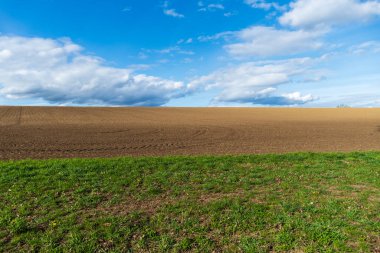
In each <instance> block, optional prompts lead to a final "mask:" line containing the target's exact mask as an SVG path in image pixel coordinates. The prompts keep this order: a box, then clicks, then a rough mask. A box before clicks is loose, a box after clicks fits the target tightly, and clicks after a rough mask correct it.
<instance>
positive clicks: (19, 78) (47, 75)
mask: <svg viewBox="0 0 380 253" xmlns="http://www.w3.org/2000/svg"><path fill="white" fill-rule="evenodd" d="M82 51H83V50H82V48H81V47H80V46H78V45H76V44H74V43H72V42H71V41H70V40H68V39H61V40H53V39H43V38H26V37H13V36H11V37H8V36H0V97H1V96H3V97H6V98H8V99H36V100H37V99H43V100H45V101H47V102H50V103H56V104H66V103H72V104H104V105H141V106H144V105H152V106H153V105H162V104H165V103H167V102H168V101H169V100H170V99H172V98H176V97H179V96H182V95H184V92H185V88H186V87H185V85H184V84H183V83H182V82H175V81H171V80H166V79H161V78H159V77H155V76H148V75H144V74H134V73H133V70H132V69H126V68H115V67H109V66H107V65H106V63H105V62H103V60H102V59H100V58H98V57H95V56H89V55H85V54H84V53H83V52H82Z"/></svg>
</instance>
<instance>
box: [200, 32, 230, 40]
mask: <svg viewBox="0 0 380 253" xmlns="http://www.w3.org/2000/svg"><path fill="white" fill-rule="evenodd" d="M235 36H236V32H232V31H226V32H221V33H217V34H215V35H202V36H199V37H198V41H200V42H208V41H213V40H219V39H224V40H228V39H229V38H232V37H235Z"/></svg>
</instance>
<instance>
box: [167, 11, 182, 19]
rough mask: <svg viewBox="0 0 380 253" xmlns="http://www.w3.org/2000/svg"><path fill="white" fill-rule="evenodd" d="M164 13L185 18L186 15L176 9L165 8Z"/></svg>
mask: <svg viewBox="0 0 380 253" xmlns="http://www.w3.org/2000/svg"><path fill="white" fill-rule="evenodd" d="M164 14H165V15H167V16H171V17H175V18H184V17H185V15H183V14H181V13H178V12H177V11H176V10H175V9H165V10H164Z"/></svg>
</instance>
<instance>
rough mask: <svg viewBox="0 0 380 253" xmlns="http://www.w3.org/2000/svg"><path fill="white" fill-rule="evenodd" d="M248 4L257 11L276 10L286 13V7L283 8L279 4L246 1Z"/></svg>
mask: <svg viewBox="0 0 380 253" xmlns="http://www.w3.org/2000/svg"><path fill="white" fill-rule="evenodd" d="M244 2H245V3H246V4H248V5H250V6H251V7H252V8H255V9H263V10H266V11H268V10H270V9H272V8H273V9H275V10H277V11H285V10H286V6H282V5H280V4H279V3H276V2H267V1H265V0H245V1H244Z"/></svg>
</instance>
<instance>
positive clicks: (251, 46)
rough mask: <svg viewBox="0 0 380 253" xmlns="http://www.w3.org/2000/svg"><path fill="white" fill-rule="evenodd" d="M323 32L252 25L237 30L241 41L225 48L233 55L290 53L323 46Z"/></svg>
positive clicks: (263, 55) (237, 35)
mask: <svg viewBox="0 0 380 253" xmlns="http://www.w3.org/2000/svg"><path fill="white" fill-rule="evenodd" d="M324 33H325V32H324V31H322V30H314V31H304V30H298V31H289V30H277V29H275V28H273V27H265V26H253V27H250V28H247V29H244V30H242V31H240V32H237V33H236V34H235V35H236V37H237V38H238V39H239V40H241V42H239V43H234V44H229V45H226V46H225V49H226V50H227V51H228V52H229V53H230V54H231V55H233V56H235V57H249V56H262V57H265V56H277V55H292V54H297V53H301V52H304V51H310V50H317V49H320V48H321V47H322V46H323V42H321V41H320V37H321V36H322V35H324Z"/></svg>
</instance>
